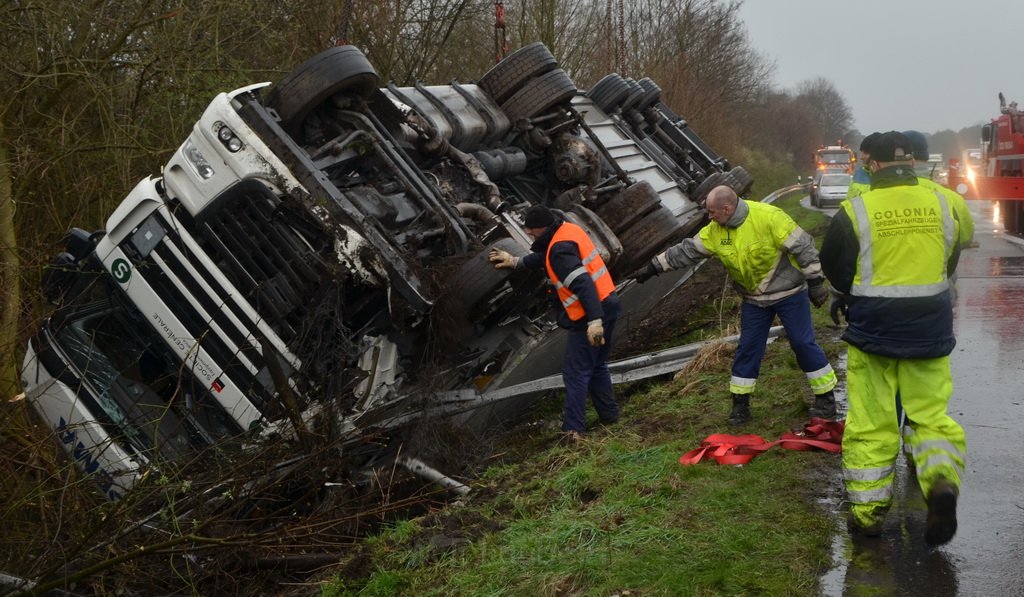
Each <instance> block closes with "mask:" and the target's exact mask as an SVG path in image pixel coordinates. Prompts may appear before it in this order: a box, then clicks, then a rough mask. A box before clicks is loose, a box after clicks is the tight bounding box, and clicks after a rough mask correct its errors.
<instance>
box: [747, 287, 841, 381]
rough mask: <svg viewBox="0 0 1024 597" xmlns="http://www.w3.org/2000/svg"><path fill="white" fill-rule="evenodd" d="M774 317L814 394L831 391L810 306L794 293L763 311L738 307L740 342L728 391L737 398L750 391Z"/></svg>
mask: <svg viewBox="0 0 1024 597" xmlns="http://www.w3.org/2000/svg"><path fill="white" fill-rule="evenodd" d="M776 315H778V316H779V321H780V322H782V327H784V328H785V329H786V336H787V337H788V338H789V344H790V346H791V347H792V348H793V353H794V354H795V355H796V362H797V364H799V365H800V369H801V370H802V371H803V372H804V373H805V374H807V377H808V381H809V382H810V384H811V388H812V390H813V392H814V394H816V395H817V394H821V393H824V392H826V391H828V390H831V389H832V388H833V387H834V386H835V373H834V372H833V371H832V367H831V366H830V365H829V362H828V357H826V356H825V351H824V350H822V349H821V347H820V346H818V342H817V341H816V340H815V339H814V324H813V323H811V303H810V300H809V299H808V298H807V293H806V292H798V293H796V294H794V295H793V296H791V297H787V298H785V299H783V300H781V301H779V302H777V303H775V304H774V305H769V306H767V307H759V306H757V305H754V304H751V303H747V302H744V303H743V305H742V306H741V307H740V340H739V346H738V347H737V348H736V354H735V355H734V356H733V360H732V383H731V384H730V387H731V391H732V392H733V393H738V394H748V393H750V392H753V391H754V385H755V382H756V380H757V376H758V375H759V374H760V373H761V359H762V358H764V351H765V346H766V343H767V341H768V331H769V329H770V328H771V326H772V322H773V321H774V320H775V316H776Z"/></svg>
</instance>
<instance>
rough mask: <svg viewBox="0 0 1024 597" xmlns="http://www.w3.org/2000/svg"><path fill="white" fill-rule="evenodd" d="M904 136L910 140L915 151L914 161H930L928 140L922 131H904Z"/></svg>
mask: <svg viewBox="0 0 1024 597" xmlns="http://www.w3.org/2000/svg"><path fill="white" fill-rule="evenodd" d="M903 136H904V137H906V138H907V139H910V147H911V149H913V150H914V159H915V160H917V161H919V162H927V161H928V139H927V138H925V136H924V133H922V132H921V131H903Z"/></svg>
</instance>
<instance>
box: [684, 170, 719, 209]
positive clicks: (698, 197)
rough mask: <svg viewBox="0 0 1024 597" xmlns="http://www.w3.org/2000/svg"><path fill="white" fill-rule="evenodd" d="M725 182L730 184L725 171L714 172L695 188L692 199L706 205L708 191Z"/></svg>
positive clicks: (702, 205) (700, 204) (698, 203)
mask: <svg viewBox="0 0 1024 597" xmlns="http://www.w3.org/2000/svg"><path fill="white" fill-rule="evenodd" d="M723 184H724V185H727V184H729V179H728V178H727V177H726V175H725V173H724V172H712V173H711V174H709V175H708V176H707V177H706V178H704V180H703V181H701V183H700V184H699V185H697V188H696V189H694V191H693V195H691V196H690V199H691V200H692V201H693V202H694V203H696V204H697V205H699V206H701V207H704V202H705V201H706V200H707V198H708V193H710V192H711V189H713V188H715V187H717V186H719V185H723Z"/></svg>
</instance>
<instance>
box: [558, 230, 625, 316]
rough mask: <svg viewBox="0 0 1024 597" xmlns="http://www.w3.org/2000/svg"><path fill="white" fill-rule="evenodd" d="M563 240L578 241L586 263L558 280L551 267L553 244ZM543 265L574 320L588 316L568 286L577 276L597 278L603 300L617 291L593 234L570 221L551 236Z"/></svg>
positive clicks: (560, 299)
mask: <svg viewBox="0 0 1024 597" xmlns="http://www.w3.org/2000/svg"><path fill="white" fill-rule="evenodd" d="M563 241H569V242H573V243H575V244H576V247H577V248H578V249H579V253H580V261H581V262H582V263H583V265H582V267H578V268H576V269H575V270H573V271H571V272H569V274H568V275H567V276H566V277H565V279H564V280H559V279H558V276H557V275H555V270H554V269H553V268H552V267H551V247H553V246H555V244H557V243H559V242H563ZM544 267H545V268H546V269H547V272H548V279H549V280H550V281H551V284H552V285H553V286H554V287H555V291H556V292H557V294H558V300H559V302H560V303H561V304H562V308H563V309H565V313H566V315H568V316H569V319H570V320H572V321H579V320H581V319H583V317H584V316H585V315H586V310H585V309H584V308H583V305H582V304H580V301H579V297H577V296H576V295H575V294H573V292H572V290H570V289H569V286H570V285H571V284H572V283H573V280H575V279H576V278H577V277H578V276H582V275H589V276H590V279H591V280H593V281H594V286H595V287H596V288H597V298H598V300H601V301H603V300H604V299H606V298H608V295H610V294H611V293H612V292H614V291H615V283H614V282H612V276H611V274H610V273H608V267H607V266H606V265H605V263H604V259H603V258H602V257H601V254H600V253H598V252H597V247H595V246H594V243H593V241H591V240H590V237H589V236H587V233H586V232H584V230H583V229H582V228H580V227H579V226H577V225H576V224H573V223H571V222H564V223H563V224H562V225H561V226H559V227H558V230H556V231H555V234H554V236H552V237H551V242H550V243H549V244H548V250H547V253H546V254H545V258H544Z"/></svg>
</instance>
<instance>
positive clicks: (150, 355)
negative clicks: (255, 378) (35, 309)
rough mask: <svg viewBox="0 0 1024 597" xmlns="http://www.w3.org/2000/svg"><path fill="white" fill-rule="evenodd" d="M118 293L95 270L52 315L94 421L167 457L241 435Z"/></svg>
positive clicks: (131, 443)
mask: <svg viewBox="0 0 1024 597" xmlns="http://www.w3.org/2000/svg"><path fill="white" fill-rule="evenodd" d="M82 275H86V274H82ZM119 296H120V289H118V288H116V287H115V286H114V285H113V284H108V280H106V279H105V278H104V277H103V276H102V275H100V276H97V277H96V278H95V280H94V282H93V283H92V284H89V285H88V286H87V287H86V289H85V290H84V291H83V292H82V293H81V294H80V295H79V296H78V297H76V298H75V299H74V300H73V301H72V303H71V304H69V305H68V306H66V307H64V308H62V309H61V310H60V311H59V312H58V313H57V314H55V316H54V318H53V326H52V328H51V330H52V332H53V336H52V340H53V342H54V343H55V344H57V345H58V346H59V347H60V349H61V352H62V353H63V354H64V355H65V356H66V359H67V360H68V361H69V363H68V365H69V367H70V368H72V369H73V370H75V372H76V373H77V374H78V376H79V377H80V379H81V381H82V388H81V390H80V394H85V395H83V396H82V398H83V399H86V400H87V401H89V402H92V404H90V407H91V408H94V409H95V410H97V411H99V412H95V413H94V415H95V416H96V419H97V420H98V421H101V422H102V423H104V424H105V425H106V426H107V427H108V428H109V429H110V430H111V431H112V432H113V435H114V436H115V437H120V438H123V439H124V440H127V442H128V444H129V446H130V447H131V448H134V449H135V450H137V451H141V452H144V453H146V454H147V455H152V454H153V453H154V452H155V453H156V454H158V455H159V456H160V457H163V458H171V459H177V458H179V457H181V456H183V455H185V454H190V453H192V452H194V451H195V450H197V449H199V448H203V447H206V446H210V445H212V444H213V443H215V442H217V441H218V440H221V439H225V438H227V437H231V436H234V435H237V434H238V433H240V431H241V430H240V428H239V426H238V425H237V424H236V423H235V422H234V420H233V419H232V418H231V417H230V416H229V415H228V414H227V413H226V412H225V411H224V410H223V408H221V407H220V405H219V404H218V403H217V402H216V400H214V399H213V398H212V397H211V396H209V394H208V392H207V391H206V388H204V387H203V386H200V385H198V383H197V382H196V380H195V378H194V377H193V376H192V375H191V374H190V373H189V372H188V371H189V370H188V368H187V367H184V366H183V364H182V363H181V361H180V360H176V359H175V358H174V357H173V356H172V355H173V353H172V352H171V351H170V350H169V349H167V348H166V347H165V346H164V345H163V344H162V343H161V339H160V337H159V336H158V335H157V334H156V333H155V332H154V331H153V329H152V327H150V325H149V324H148V323H147V322H146V321H145V320H144V319H143V318H142V316H141V314H140V313H139V312H138V311H137V310H136V309H135V308H134V307H132V306H131V305H130V304H128V303H127V301H120V300H118V297H119ZM90 398H91V400H90ZM126 447H128V446H126Z"/></svg>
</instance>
